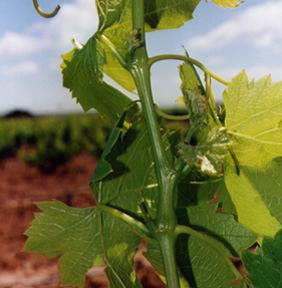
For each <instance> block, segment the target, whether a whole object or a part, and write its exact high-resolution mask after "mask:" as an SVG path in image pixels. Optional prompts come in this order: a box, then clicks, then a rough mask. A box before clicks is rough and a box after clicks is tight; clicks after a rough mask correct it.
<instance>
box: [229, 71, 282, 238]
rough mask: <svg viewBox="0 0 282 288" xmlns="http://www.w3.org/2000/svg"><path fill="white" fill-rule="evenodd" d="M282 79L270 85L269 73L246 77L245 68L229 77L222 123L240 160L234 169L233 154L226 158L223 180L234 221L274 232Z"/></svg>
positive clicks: (264, 232)
mask: <svg viewBox="0 0 282 288" xmlns="http://www.w3.org/2000/svg"><path fill="white" fill-rule="evenodd" d="M281 96H282V83H276V84H271V79H270V77H265V78H263V79H261V80H259V81H257V82H256V81H252V82H249V81H248V78H247V76H246V74H245V73H244V72H243V73H241V74H240V75H238V76H237V77H236V78H234V79H233V81H232V82H231V84H230V85H229V86H228V89H227V90H226V91H225V93H224V102H225V108H226V119H225V123H226V127H227V129H228V134H229V135H230V137H231V141H232V150H233V152H234V154H235V157H236V159H237V160H236V161H237V162H238V164H239V169H240V174H239V175H238V173H237V172H236V168H235V164H234V159H233V160H232V159H231V158H229V159H228V161H227V166H226V175H225V183H226V186H227V189H228V191H229V193H230V196H231V198H232V201H233V202H234V204H235V206H236V209H237V212H238V220H239V221H240V223H242V224H243V225H245V226H247V227H248V228H250V229H252V230H253V231H255V232H256V233H258V234H261V235H268V236H272V237H273V236H274V235H275V234H276V232H277V231H278V230H279V229H280V228H281V218H280V216H279V214H278V213H277V209H276V212H275V211H274V209H273V204H272V202H273V199H271V198H269V197H265V195H275V196H274V197H275V199H276V201H278V202H280V200H281V197H282V194H281V189H280V188H279V185H280V184H278V186H277V183H279V181H280V180H279V178H277V177H276V176H274V175H276V174H277V169H281V168H278V167H277V165H278V164H277V163H275V161H272V160H273V159H274V158H276V157H279V156H281V155H282V140H281V139H282V127H281V117H282V101H281ZM262 175H265V176H264V177H263V178H264V179H267V183H268V185H267V186H264V190H261V189H260V188H259V187H258V186H257V185H256V184H255V183H256V181H259V180H258V179H259V177H261V176H262Z"/></svg>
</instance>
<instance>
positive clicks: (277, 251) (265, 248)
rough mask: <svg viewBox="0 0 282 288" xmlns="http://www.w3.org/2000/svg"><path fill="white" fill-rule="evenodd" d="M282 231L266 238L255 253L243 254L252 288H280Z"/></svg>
mask: <svg viewBox="0 0 282 288" xmlns="http://www.w3.org/2000/svg"><path fill="white" fill-rule="evenodd" d="M281 247H282V231H281V230H280V231H279V232H278V233H277V234H276V235H275V237H274V239H271V238H268V237H266V238H265V239H264V241H263V245H262V247H261V248H258V249H257V251H256V252H255V253H252V252H245V253H243V263H244V265H245V267H246V269H247V272H248V276H249V277H250V279H251V281H252V284H253V287H254V288H266V287H273V288H281V287H282V251H281Z"/></svg>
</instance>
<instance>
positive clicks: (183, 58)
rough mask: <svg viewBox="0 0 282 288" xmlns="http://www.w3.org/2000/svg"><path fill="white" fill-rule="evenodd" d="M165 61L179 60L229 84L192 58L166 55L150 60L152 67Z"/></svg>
mask: <svg viewBox="0 0 282 288" xmlns="http://www.w3.org/2000/svg"><path fill="white" fill-rule="evenodd" d="M164 60H179V61H184V62H189V63H191V64H193V65H195V66H197V67H199V68H200V69H201V70H202V71H203V72H204V73H205V74H209V75H210V76H211V77H212V78H213V79H215V80H217V81H218V82H220V83H221V84H223V85H226V86H227V85H228V84H229V82H227V81H226V80H224V79H223V78H221V77H220V76H218V75H216V74H215V73H213V72H211V71H210V70H209V69H208V68H207V67H206V66H205V65H204V64H202V63H201V62H199V61H198V60H196V59H193V58H191V57H187V56H183V55H176V54H164V55H158V56H154V57H152V58H150V66H151V65H153V64H154V63H156V62H159V61H164Z"/></svg>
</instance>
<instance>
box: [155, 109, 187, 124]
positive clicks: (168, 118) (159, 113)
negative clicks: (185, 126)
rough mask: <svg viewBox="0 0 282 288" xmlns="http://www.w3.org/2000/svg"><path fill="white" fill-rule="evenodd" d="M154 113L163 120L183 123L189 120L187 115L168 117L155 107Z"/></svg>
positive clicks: (168, 115)
mask: <svg viewBox="0 0 282 288" xmlns="http://www.w3.org/2000/svg"><path fill="white" fill-rule="evenodd" d="M156 112H157V114H158V115H159V116H161V117H162V118H164V119H167V120H172V121H184V120H189V119H190V116H189V115H188V114H186V115H170V114H167V113H165V112H164V111H162V110H161V109H160V108H158V107H156Z"/></svg>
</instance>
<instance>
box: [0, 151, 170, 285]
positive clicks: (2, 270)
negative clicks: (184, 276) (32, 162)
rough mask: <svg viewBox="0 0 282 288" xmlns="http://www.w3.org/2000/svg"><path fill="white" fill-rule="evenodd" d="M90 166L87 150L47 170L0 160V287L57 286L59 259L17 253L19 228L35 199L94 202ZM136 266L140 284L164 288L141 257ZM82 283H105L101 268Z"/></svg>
mask: <svg viewBox="0 0 282 288" xmlns="http://www.w3.org/2000/svg"><path fill="white" fill-rule="evenodd" d="M95 165H96V161H95V159H94V158H93V157H91V156H90V155H89V154H87V153H82V154H81V155H79V156H77V157H75V158H73V159H72V160H71V161H69V162H68V163H67V164H65V165H63V166H61V167H59V168H57V169H56V170H55V171H54V172H53V173H49V174H46V173H43V172H42V171H40V170H39V169H37V168H35V167H28V166H26V165H25V164H24V163H22V162H21V161H19V160H18V159H17V158H13V157H10V158H8V159H5V160H2V161H1V162H0V288H32V287H36V288H37V287H38V288H39V287H40V288H58V287H60V285H59V282H60V280H59V272H58V266H57V260H58V259H55V260H50V259H47V258H45V257H43V256H40V255H31V254H27V253H24V252H22V248H23V244H24V241H25V240H26V237H25V236H24V231H25V230H26V229H27V228H28V227H29V225H30V223H31V221H32V219H33V216H34V213H35V212H37V211H38V210H37V208H36V207H35V205H34V203H35V202H37V201H42V200H50V199H58V200H61V201H63V202H65V203H67V204H68V205H71V206H75V207H87V206H91V205H93V204H94V201H93V199H92V197H91V193H90V189H89V187H88V182H89V179H90V176H91V173H92V171H93V170H94V168H95ZM137 267H139V269H138V270H139V272H138V275H139V277H140V278H141V279H142V282H143V285H144V287H152V288H153V287H156V288H157V287H164V286H163V285H162V284H161V283H160V281H159V280H158V279H157V277H156V276H155V275H154V274H153V273H152V271H151V270H150V268H149V267H148V265H147V264H144V261H141V260H140V256H139V260H138V261H137ZM140 267H141V268H140ZM86 287H88V288H90V287H107V282H106V280H105V277H104V274H103V267H98V268H94V269H92V270H90V271H89V273H88V274H87V281H86Z"/></svg>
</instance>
